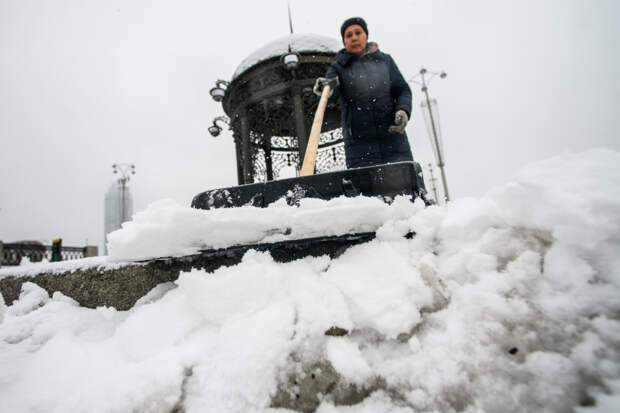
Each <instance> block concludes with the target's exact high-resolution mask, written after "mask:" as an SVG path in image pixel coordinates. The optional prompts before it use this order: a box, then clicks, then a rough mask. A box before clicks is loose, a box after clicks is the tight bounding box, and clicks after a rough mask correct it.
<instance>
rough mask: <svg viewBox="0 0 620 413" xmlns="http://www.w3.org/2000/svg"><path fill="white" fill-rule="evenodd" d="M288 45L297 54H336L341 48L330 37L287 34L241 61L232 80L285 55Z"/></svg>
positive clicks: (338, 43) (340, 43)
mask: <svg viewBox="0 0 620 413" xmlns="http://www.w3.org/2000/svg"><path fill="white" fill-rule="evenodd" d="M289 45H290V47H291V51H293V52H297V53H308V52H322V53H336V52H337V51H338V50H340V49H342V47H343V46H342V42H341V41H339V40H337V39H334V38H332V37H327V36H320V35H317V34H304V33H295V34H289V35H287V36H284V37H281V38H279V39H276V40H274V41H272V42H270V43H268V44H266V45H265V46H263V47H261V48H260V49H258V50H256V51H255V52H254V53H252V54H251V55H249V56H248V57H246V58H245V59H243V61H242V62H241V63H240V64H239V66H238V67H237V70H235V73H234V74H233V76H232V79H235V78H236V77H238V76H239V75H241V74H242V73H243V72H245V71H246V70H248V69H250V68H251V67H253V66H254V65H256V64H258V63H260V62H262V61H264V60H267V59H270V58H272V57H276V56H281V55H283V54H285V53H286V52H288V48H289Z"/></svg>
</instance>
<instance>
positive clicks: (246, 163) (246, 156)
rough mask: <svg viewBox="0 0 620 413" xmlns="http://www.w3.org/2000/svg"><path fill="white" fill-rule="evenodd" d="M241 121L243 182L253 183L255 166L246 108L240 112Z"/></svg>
mask: <svg viewBox="0 0 620 413" xmlns="http://www.w3.org/2000/svg"><path fill="white" fill-rule="evenodd" d="M239 123H240V125H241V152H243V183H244V184H251V183H252V182H254V168H253V167H252V150H251V147H250V124H249V122H248V114H247V111H246V110H245V108H244V109H242V110H241V111H240V112H239Z"/></svg>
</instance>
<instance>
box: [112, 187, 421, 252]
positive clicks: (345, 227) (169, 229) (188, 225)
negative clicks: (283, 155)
mask: <svg viewBox="0 0 620 413" xmlns="http://www.w3.org/2000/svg"><path fill="white" fill-rule="evenodd" d="M423 208H424V205H423V203H422V201H417V202H416V203H411V202H409V200H408V199H407V198H405V197H398V198H397V199H396V200H395V202H394V203H392V204H391V205H387V204H386V203H384V202H382V201H381V200H379V199H377V198H366V197H361V198H355V199H352V198H346V197H340V198H335V199H332V200H329V201H324V200H321V199H312V198H305V199H302V200H301V201H300V206H299V208H291V207H290V206H289V205H288V204H287V203H286V200H285V199H284V198H282V199H280V200H279V201H277V202H274V203H273V204H270V205H269V207H267V208H255V207H252V206H246V207H240V208H234V209H233V208H222V209H212V210H208V211H205V210H199V209H193V208H190V207H186V206H181V205H179V204H178V203H177V202H176V201H173V200H170V199H164V200H161V201H157V202H155V203H153V204H151V205H149V207H148V208H147V209H146V210H145V211H143V212H139V213H137V214H135V215H134V216H133V218H132V220H131V221H129V222H126V223H124V224H123V227H122V228H121V229H119V230H117V231H114V232H112V233H110V234H108V252H109V258H108V261H109V262H120V261H126V260H144V259H149V258H154V257H167V256H184V255H191V254H195V253H197V252H199V251H200V250H206V249H213V248H225V247H230V246H234V245H248V244H256V243H269V242H277V241H285V240H293V239H300V238H311V237H317V236H331V235H343V234H351V233H360V232H368V231H376V230H377V229H378V228H380V227H381V226H382V225H384V224H385V223H386V222H388V221H390V220H403V219H406V218H407V217H409V216H411V215H413V214H415V213H416V211H420V210H422V209H423Z"/></svg>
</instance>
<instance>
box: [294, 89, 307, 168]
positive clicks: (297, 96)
mask: <svg viewBox="0 0 620 413" xmlns="http://www.w3.org/2000/svg"><path fill="white" fill-rule="evenodd" d="M292 92H293V104H294V108H295V129H296V131H297V142H298V145H299V165H297V169H301V165H302V163H303V161H304V155H305V153H306V146H308V134H307V133H306V124H305V122H304V119H305V117H304V104H303V100H302V99H301V87H299V86H298V85H295V86H293V87H292Z"/></svg>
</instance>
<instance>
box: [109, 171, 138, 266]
mask: <svg viewBox="0 0 620 413" xmlns="http://www.w3.org/2000/svg"><path fill="white" fill-rule="evenodd" d="M112 168H113V170H114V173H119V172H120V174H121V177H120V178H119V179H117V180H116V181H114V183H113V184H112V185H110V188H109V189H108V191H107V192H106V194H105V220H104V243H103V245H104V247H103V248H104V254H105V255H108V245H107V237H108V234H109V233H110V232H112V231H116V230H117V229H120V228H121V225H122V224H123V222H126V221H129V220H130V219H131V216H132V214H133V197H132V196H131V192H130V191H129V187H128V186H127V182H129V178H130V174H135V173H136V167H135V165H128V164H113V165H112Z"/></svg>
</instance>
